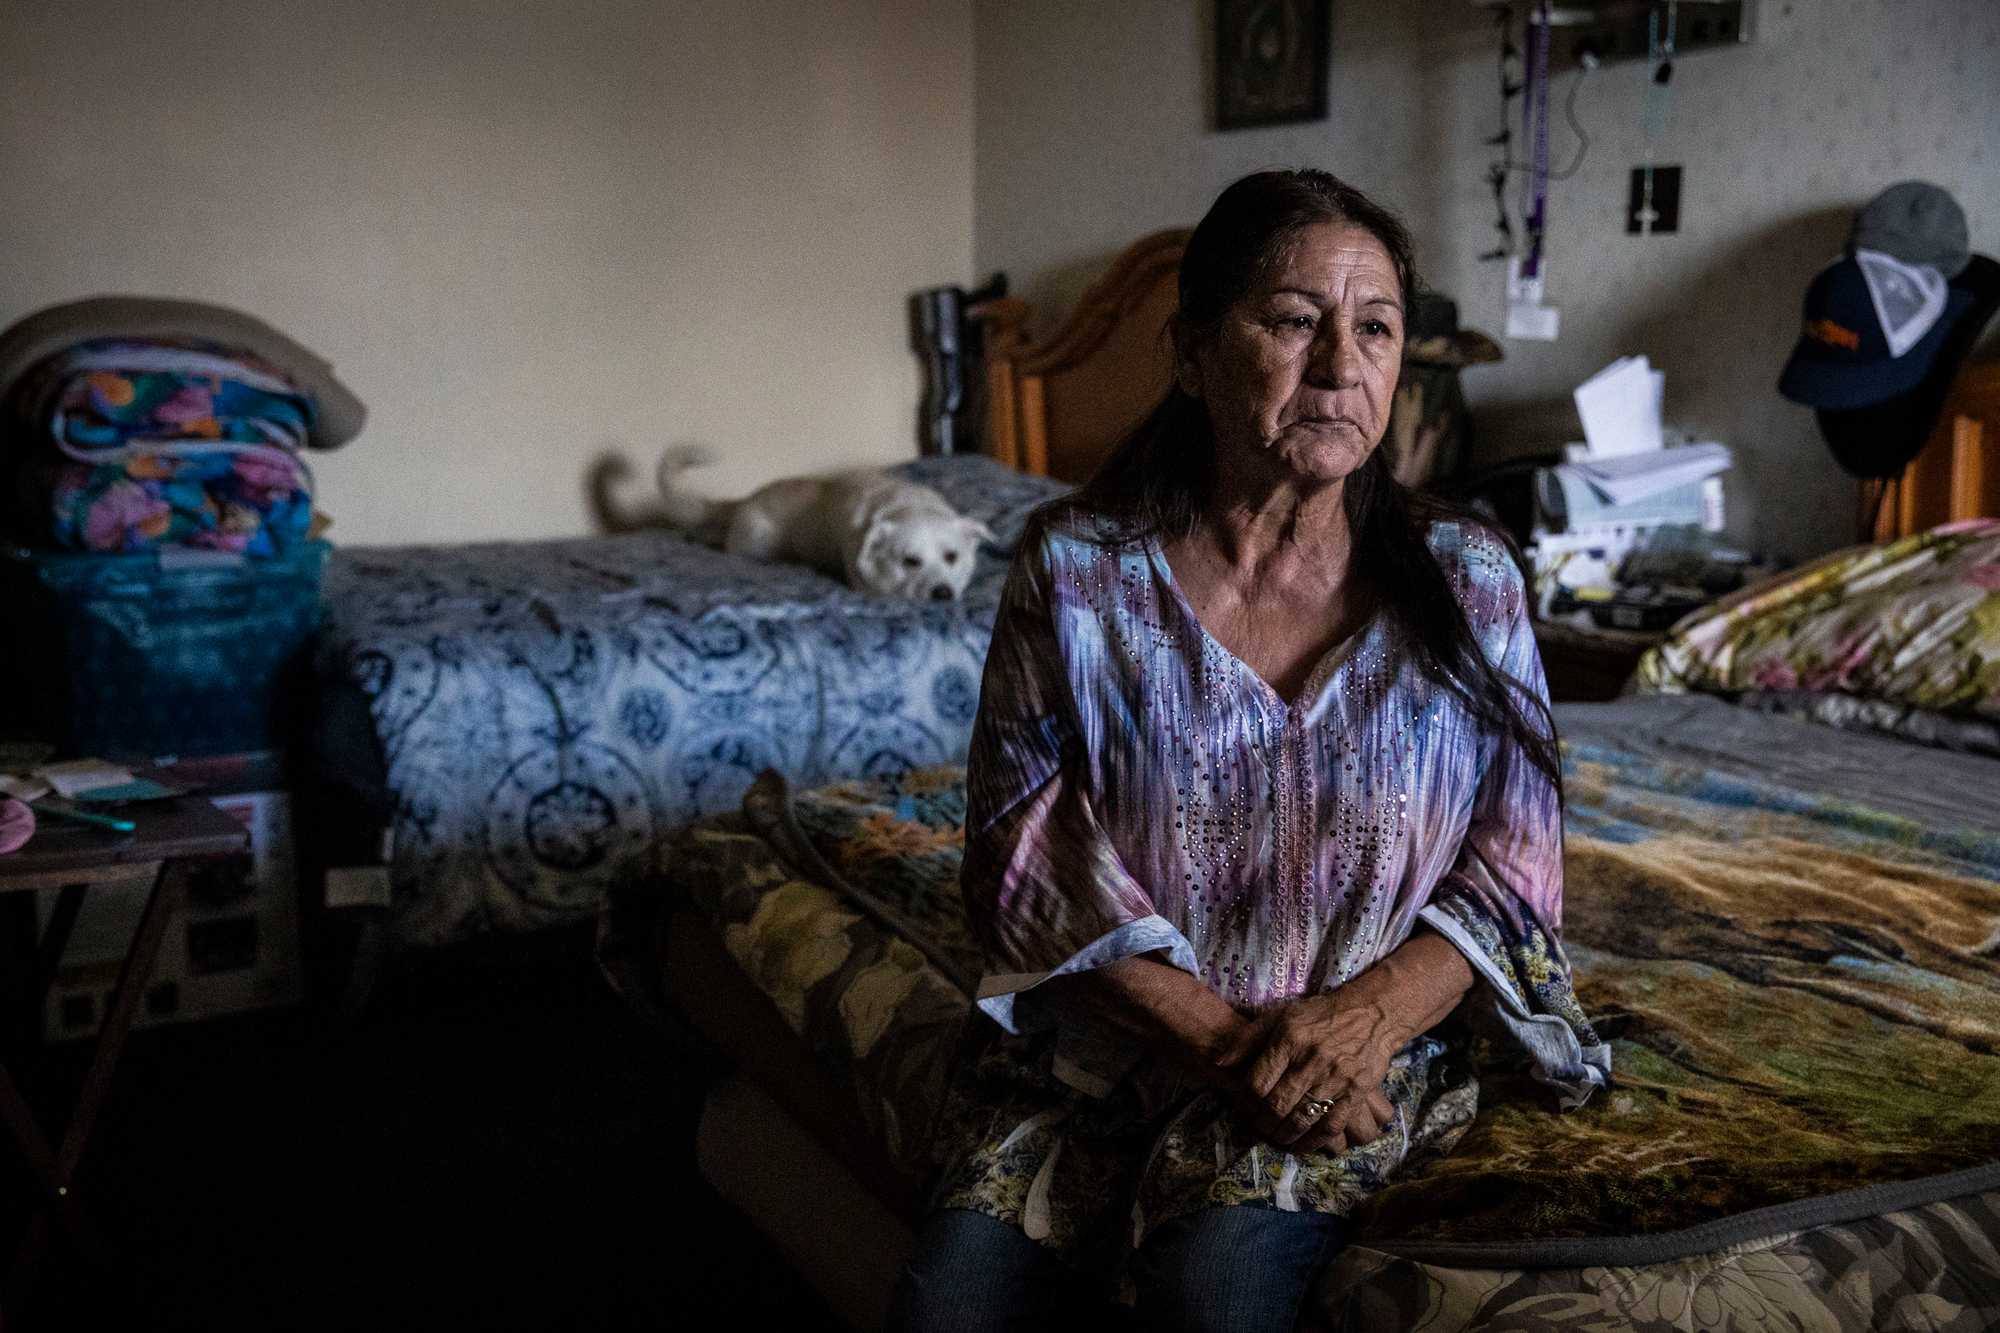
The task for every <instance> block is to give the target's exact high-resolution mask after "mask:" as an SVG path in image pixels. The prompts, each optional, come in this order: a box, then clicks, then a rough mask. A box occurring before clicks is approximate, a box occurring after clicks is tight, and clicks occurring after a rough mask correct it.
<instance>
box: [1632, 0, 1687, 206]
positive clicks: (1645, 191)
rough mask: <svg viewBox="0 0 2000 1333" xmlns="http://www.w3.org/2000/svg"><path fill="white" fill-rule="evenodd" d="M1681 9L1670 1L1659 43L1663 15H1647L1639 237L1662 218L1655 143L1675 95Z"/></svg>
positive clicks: (1640, 115) (1640, 125) (1641, 112)
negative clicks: (1657, 206) (1656, 196)
mask: <svg viewBox="0 0 2000 1333" xmlns="http://www.w3.org/2000/svg"><path fill="white" fill-rule="evenodd" d="M1677 10H1678V5H1677V4H1676V2H1675V0H1667V36H1666V40H1665V41H1662V40H1660V11H1659V10H1658V9H1654V10H1652V11H1650V12H1649V13H1647V15H1646V65H1647V68H1648V70H1649V71H1650V73H1651V75H1652V77H1651V78H1649V79H1647V80H1646V94H1645V101H1644V102H1643V103H1642V104H1641V106H1640V114H1639V128H1640V129H1641V130H1642V131H1643V132H1644V133H1645V136H1646V159H1645V167H1644V169H1643V171H1642V172H1641V174H1640V183H1639V234H1640V235H1641V236H1651V235H1652V234H1653V220H1654V219H1655V218H1657V217H1658V216H1659V215H1658V214H1657V213H1655V212H1654V211H1653V140H1655V139H1656V138H1658V137H1659V135H1660V133H1661V131H1662V130H1664V129H1665V128H1666V125H1667V103H1668V100H1669V99H1670V97H1671V96H1672V94H1671V93H1670V92H1669V91H1668V89H1669V87H1670V86H1671V83H1672V80H1673V77H1674V29H1675V27H1676V26H1677V25H1676V22H1675V20H1676V19H1677V18H1678V14H1677V12H1676V11H1677Z"/></svg>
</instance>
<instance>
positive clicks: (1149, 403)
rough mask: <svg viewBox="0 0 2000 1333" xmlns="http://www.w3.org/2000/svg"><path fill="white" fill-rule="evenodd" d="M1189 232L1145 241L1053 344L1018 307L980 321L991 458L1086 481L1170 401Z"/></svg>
mask: <svg viewBox="0 0 2000 1333" xmlns="http://www.w3.org/2000/svg"><path fill="white" fill-rule="evenodd" d="M1188 235H1189V233H1188V231H1187V229H1186V228H1181V227H1175V228H1171V229H1169V230H1167V231H1157V232H1154V233H1153V234H1152V235H1150V236H1148V237H1146V238H1145V239H1143V240H1141V241H1138V242H1136V243H1135V244H1133V245H1132V246H1131V247H1130V248H1128V249H1127V250H1126V251H1125V253H1123V254H1122V255H1120V256H1119V257H1118V259H1117V260H1116V261H1115V262H1114V263H1113V264H1112V265H1111V268H1110V270H1109V271H1108V272H1106V273H1105V275H1104V276H1103V277H1101V278H1099V279H1098V280H1097V281H1096V282H1094V283H1092V284H1091V286H1090V289H1089V290H1088V291H1086V292H1085V293H1084V294H1083V299H1082V300H1080V301H1079V302H1077V307H1076V309H1075V310H1073V311H1071V312H1070V315H1069V318H1068V319H1066V320H1064V321H1063V323H1062V325H1061V327H1059V328H1058V329H1057V330H1056V331H1055V332H1054V333H1053V334H1051V335H1050V336H1049V337H1048V338H1046V339H1043V340H1042V341H1040V342H1033V341H1030V340H1029V338H1028V336H1027V328H1026V325H1027V319H1028V307H1027V305H1026V303H1024V302H1022V301H1018V300H1013V299H1011V298H1003V299H1001V300H998V301H991V302H988V303H987V304H985V305H983V306H980V307H978V308H976V309H975V311H974V312H973V313H974V314H975V316H977V317H978V318H979V319H980V320H981V322H982V323H983V324H984V325H985V327H986V430H987V435H986V439H987V446H986V451H987V452H988V453H990V454H992V455H993V457H995V458H997V459H999V460H1000V461H1001V462H1003V463H1005V464H1007V465H1008V466H1009V467H1014V468H1019V469H1020V470H1021V471H1023V472H1027V473H1032V474H1033V475H1035V476H1039V477H1056V478H1059V479H1061V480H1063V481H1078V482H1080V481H1083V480H1085V479H1087V478H1088V477H1089V476H1090V474H1091V473H1092V472H1095V471H1096V470H1097V465H1098V464H1099V463H1101V462H1103V461H1104V457H1105V455H1106V454H1108V453H1109V452H1110V451H1111V447H1112V446H1113V445H1114V444H1116V443H1117V442H1118V440H1119V438H1120V437H1121V436H1123V435H1124V434H1125V432H1126V431H1128V430H1130V429H1131V428H1132V427H1133V426H1135V425H1137V424H1138V423H1139V420H1140V418H1142V417H1144V416H1145V415H1146V413H1147V412H1148V411H1150V410H1151V409H1152V407H1153V404H1155V403H1157V402H1159V400H1160V395H1161V394H1163V393H1165V392H1166V389H1167V380H1168V378H1169V377H1170V376H1171V375H1172V373H1173V352H1172V348H1171V346H1170V345H1169V343H1168V340H1167V321H1168V319H1169V318H1171V317H1172V315H1173V313H1174V307H1175V306H1176V305H1177V304H1178V302H1179V300H1180V294H1179V291H1178V287H1177V279H1178V276H1179V273H1180V266H1181V251H1183V250H1184V249H1186V248H1187V239H1188Z"/></svg>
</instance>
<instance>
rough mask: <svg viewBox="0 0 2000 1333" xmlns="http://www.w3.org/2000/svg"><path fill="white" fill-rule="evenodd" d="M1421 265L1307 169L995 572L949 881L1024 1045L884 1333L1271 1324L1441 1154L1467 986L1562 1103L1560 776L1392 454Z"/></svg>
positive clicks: (1532, 714) (1006, 1061) (1503, 605)
mask: <svg viewBox="0 0 2000 1333" xmlns="http://www.w3.org/2000/svg"><path fill="white" fill-rule="evenodd" d="M1412 281H1413V279H1412V274H1411V266H1410V245H1409V240H1408V237H1407V234H1406V233H1405V231H1404V230H1403V227H1402V226H1401V224H1400V223H1398V222H1397V221H1396V219H1395V218H1394V217H1392V216H1391V215H1390V214H1388V213H1387V212H1385V211H1384V210H1383V209H1382V208H1380V207H1378V206H1377V205H1375V204H1374V203H1372V202H1370V201H1369V200H1368V199H1367V198H1366V197H1364V196H1363V195H1362V194H1360V193H1359V192H1358V191H1356V190H1354V189H1352V188H1350V187H1349V186H1346V185H1344V184H1342V183H1341V182H1340V181H1338V180H1335V179H1334V178H1333V177H1331V176H1329V175H1326V174H1325V173H1323V172H1316V171H1296V172H1268V173H1264V174H1260V175H1255V176H1250V177H1248V178H1246V179H1244V180H1241V181H1238V182H1237V183H1236V184H1235V185H1232V186H1231V187H1230V188H1229V189H1227V190H1226V191H1224V192H1223V194H1222V196H1221V197H1220V198H1219V199H1217V200H1216V202H1215V205H1214V207H1213V208H1211V209H1210V210H1209V213H1208V216H1207V217H1206V218H1204V219H1203V220H1202V223H1201V225H1200V226H1199V227H1197V228H1196V229H1195V232H1194V235H1193V237H1192V238H1191V239H1190V240H1189V242H1188V246H1187V251H1186V255H1185V257H1184V258H1183V259H1182V261H1181V270H1180V310H1179V313H1178V315H1177V316H1176V318H1175V321H1174V325H1173V340H1174V352H1175V361H1176V368H1175V375H1174V384H1173V386H1172V388H1171V389H1170V390H1169V391H1168V394H1167V397H1166V399H1165V400H1164V401H1163V402H1162V403H1161V404H1160V406H1159V407H1158V408H1157V409H1156V410H1155V411H1154V412H1153V414H1152V415H1151V416H1150V417H1149V418H1148V419H1147V420H1146V422H1145V423H1143V424H1142V425H1141V426H1140V427H1139V428H1138V429H1137V430H1136V431H1135V432H1134V433H1133V434H1132V436H1131V437H1130V438H1128V439H1127V440H1126V441H1125V443H1124V444H1123V445H1122V446H1121V447H1120V449H1119V450H1118V452H1117V453H1116V454H1115V455H1114V456H1113V457H1112V459H1111V460H1110V461H1109V463H1108V464H1107V465H1106V466H1105V468H1104V470H1103V471H1102V472H1101V473H1100V474H1099V475H1098V476H1097V477H1096V478H1095V479H1094V480H1093V481H1092V482H1091V484H1090V485H1089V486H1087V487H1086V488H1085V489H1084V490H1083V491H1082V492H1081V493H1080V494H1079V495H1078V496H1077V497H1076V498H1075V500H1074V501H1072V502H1068V503H1067V504H1066V505H1065V506H1064V507H1063V508H1062V509H1060V510H1058V511H1056V512H1053V513H1050V514H1048V515H1045V516H1044V519H1043V521H1042V522H1041V523H1039V524H1038V525H1037V528H1036V530H1034V531H1032V532H1031V534H1030V537H1029V539H1028V540H1027V541H1026V542H1025V543H1024V544H1023V547H1022V550H1021V553H1020V556H1019V558H1018V560H1017V561H1016V563H1015V566H1014V571H1013V576H1012V579H1011V581H1010V582H1009V584H1008V588H1007V593H1006V597H1005V600H1004V602H1003V605H1002V609H1001V613H1000V620H999V624H998V626H997V627H996V629H995V632H994V637H993V647H992V651H991V653H990V655H989V657H988V659H987V664H986V681H985V690H984V694H983V695H982V697H981V700H980V710H979V719H978V722H977V724H976V727H975V733H974V739H973V745H972V757H971V761H970V790H969V810H968V823H967V846H966V859H965V872H964V889H965V899H966V903H967V910H968V911H969V913H970V914H971V917H972V924H973V926H974V928H975V930H976V931H977V933H978V935H979V937H980V939H981V941H982V942H983V944H984V946H985V948H986V950H987V952H988V957H989V965H990V975H989V976H988V977H987V978H986V980H985V982H984V983H983V985H982V986H981V989H980V997H979V1003H980V1005H981V1007H982V1008H984V1009H985V1010H986V1012H987V1013H989V1014H990V1015H992V1016H993V1018H995V1019H996V1020H997V1021H998V1022H999V1023H1000V1025H1001V1026H1002V1027H1003V1028H1005V1029H1006V1030H1007V1031H1008V1032H1009V1033H1011V1034H1015V1035H1013V1036H1010V1037H1009V1038H1007V1039H1005V1040H1003V1041H1002V1042H1000V1043H999V1044H998V1045H997V1046H996V1047H995V1048H994V1049H993V1050H992V1051H990V1052H989V1053H988V1054H987V1055H986V1056H985V1057H983V1058H982V1059H981V1060H980V1061H979V1062H978V1064H977V1065H976V1067H975V1068H974V1069H972V1070H971V1071H970V1072H969V1074H968V1077H967V1079H966V1080H965V1082H964V1086H963V1095H962V1097H961V1100H960V1104H959V1105H958V1107H957V1109H956V1114H955V1117H954V1124H955V1127H956V1129H957V1130H959V1131H961V1132H962V1133H963V1134H964V1136H965V1140H966V1141H965V1143H964V1145H963V1150H962V1152H961V1153H960V1154H959V1156H958V1158H957V1160H956V1163H955V1165H954V1166H953V1167H952V1168H951V1169H950V1170H949V1171H948V1173H947V1175H946V1178H945V1182H944V1192H943V1194H942V1196H941V1200H940V1202H941V1206H940V1208H939V1210H938V1211H937V1212H936V1213H934V1214H933V1215H932V1217H931V1218H930V1220H929V1221H928V1222H927V1223H926V1225H925V1228H924V1231H923V1234H922V1237H921V1241H920V1246H919V1251H918V1254H917V1256H916V1257H915V1259H914V1260H913V1261H912V1263H911V1266H910V1268H909V1269H908V1270H907V1271H906V1273H905V1275H904V1280H903V1283H902V1286H901V1288H900V1290H899V1292H898V1297H897V1307H896V1316H895V1318H896V1321H897V1322H898V1324H899V1325H900V1326H902V1327H907V1328H926V1329H929V1328H937V1329H986V1328H1003V1327H1005V1328H1015V1327H1020V1328H1044V1327H1049V1326H1052V1325H1059V1324H1062V1323H1066V1322H1070V1321H1072V1320H1074V1319H1075V1318H1076V1317H1077V1316H1078V1315H1079V1314H1083V1313H1084V1312H1086V1311H1087V1310H1089V1309H1090V1308H1091V1307H1092V1306H1093V1305H1094V1304H1095V1303H1096V1302H1099V1301H1101V1300H1103V1299H1105V1298H1107V1297H1110V1296H1115V1295H1118V1294H1120V1292H1121V1289H1122V1292H1123V1294H1124V1295H1125V1296H1126V1297H1127V1298H1128V1299H1136V1301H1137V1303H1138V1306H1139V1309H1140V1312H1141V1314H1142V1316H1143V1317H1144V1318H1143V1322H1144V1323H1145V1324H1146V1326H1147V1327H1159V1328H1168V1327H1175V1328H1179V1327H1186V1328H1231V1329H1234V1328H1244V1329H1278V1328H1285V1327H1289V1326H1290V1325H1291V1323H1292V1322H1293V1320H1294V1319H1295V1317H1296V1315H1297V1312H1298V1310H1299V1306H1300V1302H1301V1300H1302V1298H1303V1295H1304V1293H1305V1291H1306V1288H1307V1283H1308V1281H1309V1279H1310V1277H1311V1276H1312V1274H1313V1273H1314V1272H1315V1270H1316V1269H1317V1268H1318V1267H1319V1265H1320V1263H1321V1262H1322V1260H1323V1259H1325V1258H1326V1256H1327V1255H1328V1254H1330V1253H1331V1251H1332V1250H1333V1248H1335V1247H1336V1246H1337V1245H1338V1243H1339V1239H1340V1234H1341V1227H1340V1221H1339V1219H1340V1217H1341V1216H1342V1215H1343V1214H1345V1213H1347V1212H1349V1211H1351V1210H1352V1209H1353V1208H1354V1207H1355V1205H1356V1204H1357V1203H1358V1202H1359V1201H1360V1200H1362V1199H1363V1198H1364V1197H1366V1196H1367V1195H1368V1194H1369V1193H1371V1192H1372V1191H1374V1190H1376V1189H1379V1188H1380V1187H1381V1186H1382V1185H1383V1184H1384V1183H1386V1181H1387V1180H1388V1179H1389V1178H1390V1177H1391V1176H1392V1175H1393V1174H1394V1173H1395V1172H1396V1171H1397V1170H1398V1169H1399V1168H1400V1167H1401V1166H1402V1165H1403V1163H1404V1162H1405V1161H1406V1160H1407V1159H1409V1158H1410V1157H1412V1156H1414V1155H1417V1154H1421V1153H1426V1152H1436V1151H1441V1150H1442V1149H1444V1148H1447V1147H1449V1146H1450V1144H1451V1143H1452V1142H1453V1140H1454V1139H1455V1138H1456V1136H1457V1135H1458V1134H1460V1133H1462V1132H1463V1130H1464V1128H1465V1126H1466V1125H1467V1124H1468V1123H1469V1122H1470V1120H1471V1118H1472V1115H1473V1111H1474V1109H1475V1105H1476V1099H1477V1085H1476V1084H1475V1083H1473V1082H1471V1081H1470V1080H1469V1079H1466V1078H1464V1077H1462V1076H1461V1077H1455V1078H1451V1079H1446V1078H1444V1077H1442V1076H1441V1075H1442V1060H1441V1057H1442V1055H1443V1053H1444V1049H1445V1048H1444V1046H1443V1045H1442V1044H1441V1043H1440V1042H1439V1041H1438V1040H1437V1039H1436V1038H1435V1037H1433V1036H1431V1035H1429V1033H1430V1031H1431V1029H1432V1028H1433V1027H1434V1026H1435V1025H1437V1024H1438V1023H1439V1022H1440V1021H1441V1020H1443V1019H1444V1018H1445V1017H1446V1016H1447V1015H1449V1014H1451V1013H1452V1012H1453V1010H1455V1009H1457V1008H1459V1007H1460V1006H1461V1003H1462V1002H1468V997H1470V1000H1469V1007H1472V1008H1476V1009H1478V1010H1481V1011H1484V1013H1486V1014H1487V1015H1490V1016H1491V1017H1492V1018H1494V1019H1497V1021H1498V1025H1499V1029H1500V1030H1501V1031H1503V1032H1504V1033H1507V1034H1511V1037H1512V1039H1513V1040H1514V1041H1516V1042H1517V1043H1518V1044H1519V1046H1521V1047H1523V1048H1525V1052H1526V1055H1527V1058H1528V1059H1529V1060H1530V1061H1531V1062H1532V1065H1533V1068H1534V1071H1535V1073H1536V1074H1537V1075H1538V1076H1539V1077H1540V1078H1541V1079H1542V1080H1543V1081H1544V1082H1546V1083H1548V1084H1551V1085H1553V1086H1554V1087H1555V1088H1556V1089H1557V1090H1558V1091H1559V1092H1560V1094H1561V1096H1562V1097H1563V1099H1564V1100H1565V1101H1566V1102H1568V1103H1571V1104H1575V1103H1578V1102H1580V1101H1581V1100H1582V1099H1583V1098H1584V1097H1586V1096H1587V1095H1588V1094H1589V1092H1590V1090H1591V1089H1592V1088H1593V1087H1594V1086H1598V1085H1600V1084H1602V1083H1603V1082H1604V1079H1605V1076H1606V1072H1607V1069H1608V1063H1609V1062H1608V1059H1607V1054H1606V1051H1605V1048H1604V1047H1603V1046H1602V1045H1601V1044H1600V1043H1599V1042H1598V1040H1597V1038H1596V1037H1595V1035H1594V1034H1593V1033H1592V1032H1591V1030H1590V1026H1589V1024H1588V1023H1587V1022H1586V1021H1585V1019H1584V1017H1583V1015H1582V1013H1581V1012H1580V1011H1579V1010H1578V1008H1577V1005H1576V1001H1575V998H1574V996H1573V995H1572V994H1571V991H1570V987H1569V977H1568V967H1567V963H1566V960H1565V959H1564V957H1563V954H1562V949H1561V945H1560V941H1559V933H1560V920H1561V910H1562V827H1561V795H1560V789H1559V780H1560V779H1559V768H1558V760H1557V754H1556V747H1555V739H1554V731H1553V724H1552V721H1551V718H1550V715H1549V710H1548V706H1547V704H1546V702H1545V691H1544V686H1543V681H1542V672H1541V664H1540V662H1539V660H1538V658H1537V657H1536V654H1535V641H1534V636H1533V634H1532V633H1531V631H1530V627H1529V623H1528V608H1527V605H1526V599H1525V597H1524V596H1523V592H1522V585H1521V578H1520V575H1519V574H1518V573H1517V571H1516V569H1515V566H1514V564H1513V562H1512V561H1511V559H1510V558H1509V556H1508V553H1507V550H1506V548H1505V547H1504V546H1503V545H1502V544H1501V542H1500V541H1499V540H1497V539H1496V538H1494V537H1493V536H1492V535H1490V534H1489V533H1487V532H1486V531H1485V530H1484V529H1483V528H1481V527H1480V526H1478V525H1477V524H1476V523H1473V522H1469V521H1467V520H1464V519H1454V518H1450V517H1448V516H1445V515H1443V514H1441V513H1439V512H1437V511H1436V510H1435V509H1434V508H1433V507H1432V506H1431V505H1429V504H1427V503H1421V504H1420V503H1419V502H1418V501H1417V500H1416V499H1414V498H1413V497H1411V496H1409V495H1407V494H1405V493H1404V492H1403V491H1402V490H1401V489H1400V488H1399V487H1398V486H1397V485H1396V483H1395V482H1394V481H1393V480H1392V479H1391V477H1390V475H1389V472H1388V469H1387V468H1386V467H1385V465H1384V460H1383V458H1382V456H1381V454H1380V453H1379V452H1378V451H1377V448H1376V446H1377V445H1378V444H1379V443H1380V441H1381V439H1382V435H1383V431H1384V429H1385V428H1386V427H1387V425H1388V415H1389V404H1390V399H1391V397H1392V396H1393V394H1394V392H1395V388H1396V376H1397V371H1398V369H1399V367H1400V366H1401V364H1402V352H1403V321H1404V317H1405V312H1406V311H1407V310H1408V309H1409V308H1410V303H1411V288H1412Z"/></svg>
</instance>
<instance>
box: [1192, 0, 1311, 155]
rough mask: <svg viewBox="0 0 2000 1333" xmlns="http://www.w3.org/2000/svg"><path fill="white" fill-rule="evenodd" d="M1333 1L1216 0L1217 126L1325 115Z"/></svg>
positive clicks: (1245, 125) (1280, 122)
mask: <svg viewBox="0 0 2000 1333" xmlns="http://www.w3.org/2000/svg"><path fill="white" fill-rule="evenodd" d="M1332 9H1333V3H1332V0H1215V127H1216V128H1217V129H1220V130H1237V129H1246V128H1248V127H1250V126H1253V125H1286V124H1290V123H1292V122H1294V121H1302V120H1325V119H1326V70H1327V61H1328V58H1329V56H1330V54H1331V52H1330V50H1329V46H1330V30H1331V28H1332Z"/></svg>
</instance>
